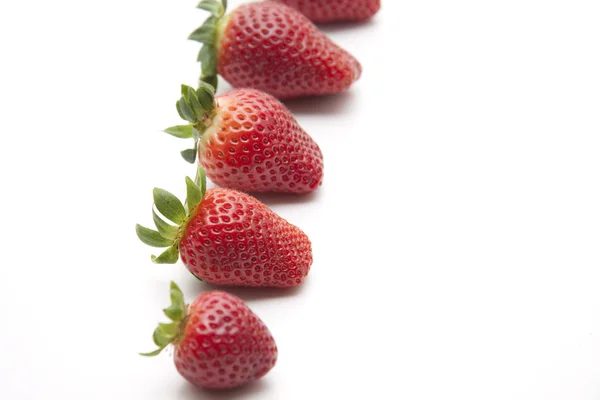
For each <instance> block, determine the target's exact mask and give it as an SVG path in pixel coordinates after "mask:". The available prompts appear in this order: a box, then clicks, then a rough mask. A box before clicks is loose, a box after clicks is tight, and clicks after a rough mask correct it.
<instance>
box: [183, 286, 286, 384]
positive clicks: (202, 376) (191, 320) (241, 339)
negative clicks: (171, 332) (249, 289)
mask: <svg viewBox="0 0 600 400" xmlns="http://www.w3.org/2000/svg"><path fill="white" fill-rule="evenodd" d="M187 318H188V319H187V324H186V326H185V330H184V335H183V337H182V339H181V340H180V341H179V342H178V343H177V344H175V367H176V368H177V371H179V373H180V374H181V375H182V376H183V377H184V378H185V379H187V380H188V381H189V382H190V383H192V384H193V385H195V386H198V387H201V388H207V389H229V388H234V387H237V386H240V385H243V384H245V383H248V382H250V381H253V380H256V379H259V378H261V377H263V376H264V375H265V374H266V373H267V372H269V371H270V370H271V368H273V366H275V363H276V362H277V346H276V344H275V340H274V339H273V336H272V335H271V332H269V329H268V328H267V327H266V326H265V324H264V323H263V322H262V321H261V320H260V318H258V317H257V316H256V314H254V313H253V312H252V310H250V309H249V308H248V306H246V304H244V302H243V301H242V300H241V299H239V298H238V297H236V296H233V295H230V294H228V293H225V292H218V291H215V292H206V293H202V294H201V295H200V296H198V297H197V298H196V300H194V302H193V303H192V304H190V306H189V309H188V317H187Z"/></svg>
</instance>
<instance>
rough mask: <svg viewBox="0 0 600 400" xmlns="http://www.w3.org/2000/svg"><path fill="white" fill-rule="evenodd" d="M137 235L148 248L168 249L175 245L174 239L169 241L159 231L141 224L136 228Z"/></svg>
mask: <svg viewBox="0 0 600 400" xmlns="http://www.w3.org/2000/svg"><path fill="white" fill-rule="evenodd" d="M135 233H137V236H138V238H140V240H141V241H142V242H144V243H145V244H147V245H148V246H152V247H168V246H172V245H173V240H172V239H167V238H165V237H163V236H162V235H161V234H160V233H158V232H157V231H155V230H152V229H148V228H145V227H143V226H141V225H140V224H137V225H136V226H135Z"/></svg>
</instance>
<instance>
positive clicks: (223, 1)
mask: <svg viewBox="0 0 600 400" xmlns="http://www.w3.org/2000/svg"><path fill="white" fill-rule="evenodd" d="M221 2H222V3H223V10H224V11H227V0H221Z"/></svg>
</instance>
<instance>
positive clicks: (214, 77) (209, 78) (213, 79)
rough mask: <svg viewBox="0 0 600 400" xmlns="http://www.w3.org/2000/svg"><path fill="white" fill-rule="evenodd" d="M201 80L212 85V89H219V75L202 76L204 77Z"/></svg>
mask: <svg viewBox="0 0 600 400" xmlns="http://www.w3.org/2000/svg"><path fill="white" fill-rule="evenodd" d="M200 79H201V80H202V81H203V82H206V83H208V84H210V85H211V86H212V87H214V88H215V90H216V89H217V85H218V83H219V80H218V78H217V74H202V76H201V77H200Z"/></svg>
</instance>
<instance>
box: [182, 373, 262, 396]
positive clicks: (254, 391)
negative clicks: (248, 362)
mask: <svg viewBox="0 0 600 400" xmlns="http://www.w3.org/2000/svg"><path fill="white" fill-rule="evenodd" d="M268 388H269V385H268V384H267V382H266V380H265V379H264V378H263V379H259V380H257V381H252V382H250V383H248V384H247V385H244V386H240V387H238V388H235V389H229V390H208V389H200V388H197V387H196V386H194V385H192V384H191V383H188V382H184V384H183V385H181V390H180V394H181V395H182V397H183V398H186V399H188V398H190V399H191V398H195V399H206V400H220V399H245V398H247V397H249V396H255V397H256V398H260V397H263V395H264V393H265V392H266V391H267V390H268Z"/></svg>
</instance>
